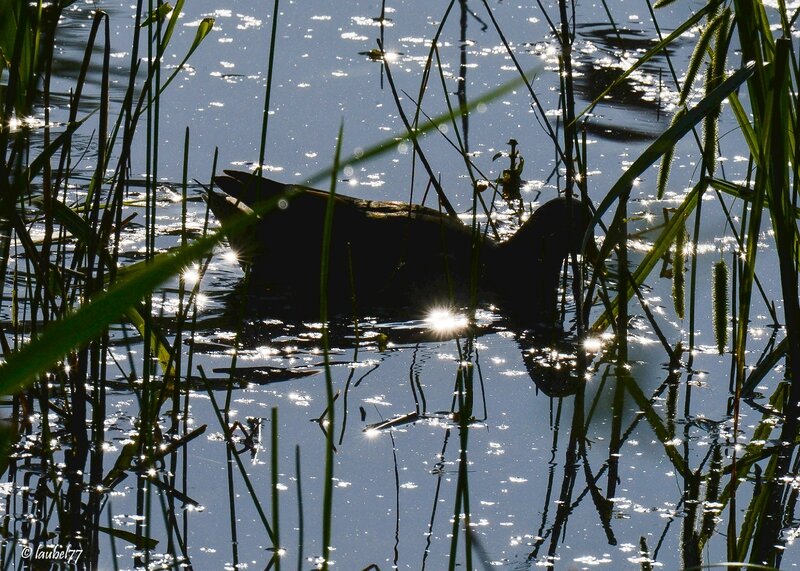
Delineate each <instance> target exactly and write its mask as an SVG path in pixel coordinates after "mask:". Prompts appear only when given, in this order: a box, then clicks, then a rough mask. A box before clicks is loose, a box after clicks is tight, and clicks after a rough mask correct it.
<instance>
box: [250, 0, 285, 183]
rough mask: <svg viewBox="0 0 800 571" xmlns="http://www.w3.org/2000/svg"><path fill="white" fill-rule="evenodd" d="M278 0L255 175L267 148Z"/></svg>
mask: <svg viewBox="0 0 800 571" xmlns="http://www.w3.org/2000/svg"><path fill="white" fill-rule="evenodd" d="M279 4H280V0H274V2H273V4H272V32H271V33H270V38H269V59H268V60H267V85H266V87H265V88H264V114H263V119H262V123H261V146H260V148H259V151H258V168H257V169H256V174H257V175H261V172H262V169H263V168H264V158H265V156H266V148H267V127H268V126H269V110H270V102H271V101H272V70H273V69H274V61H275V42H276V39H277V37H278V14H279V11H278V6H279Z"/></svg>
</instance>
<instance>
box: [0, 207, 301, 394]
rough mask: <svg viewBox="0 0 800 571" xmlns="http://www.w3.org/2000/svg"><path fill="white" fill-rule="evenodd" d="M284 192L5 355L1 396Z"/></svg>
mask: <svg viewBox="0 0 800 571" xmlns="http://www.w3.org/2000/svg"><path fill="white" fill-rule="evenodd" d="M294 194H296V192H292V191H288V192H286V193H283V194H281V195H280V196H278V197H275V198H273V199H270V200H267V201H264V202H262V203H260V204H258V205H256V206H255V207H254V211H253V212H252V213H251V214H248V215H243V216H239V217H236V218H235V219H233V220H231V221H229V222H227V223H226V224H225V226H224V227H223V228H222V229H220V230H218V231H217V232H215V233H213V234H210V235H208V236H206V237H205V238H200V239H199V240H197V241H196V242H194V243H192V244H190V245H189V246H187V247H185V248H181V249H179V250H178V251H177V252H174V253H168V254H159V255H158V256H156V258H155V259H154V260H153V262H152V263H151V264H150V265H148V266H146V267H143V268H142V269H141V270H140V271H136V272H134V273H132V274H131V275H130V276H128V277H126V278H125V279H124V280H121V281H120V282H119V283H118V284H117V285H115V286H114V287H112V288H111V289H109V290H108V291H106V292H102V293H100V294H99V295H98V296H97V297H96V298H95V299H93V300H91V301H89V302H88V303H86V304H85V305H84V306H82V307H81V308H80V309H78V310H77V311H76V312H75V313H73V314H72V315H70V316H69V317H66V318H65V319H62V320H61V321H57V322H54V323H52V324H51V325H50V326H49V327H48V328H47V329H46V330H45V331H44V333H43V334H42V336H41V337H39V338H38V339H36V340H34V341H31V342H30V343H29V344H27V345H25V346H24V347H23V348H22V349H20V350H19V351H17V352H15V353H13V354H11V355H8V356H7V360H6V363H5V364H3V365H2V366H0V394H10V393H12V392H14V391H16V390H18V389H20V388H22V387H23V386H25V385H26V384H27V383H30V382H32V381H33V379H35V378H36V376H37V375H39V374H40V373H43V372H44V371H46V370H47V369H49V368H50V367H51V366H52V364H53V363H57V362H58V361H59V360H60V359H63V357H64V355H65V354H66V353H68V352H69V351H70V350H72V349H73V348H75V347H77V346H80V345H82V344H83V343H85V342H87V341H88V340H90V339H92V338H94V337H96V336H97V335H100V334H101V333H102V332H103V330H104V329H105V328H106V327H107V326H108V325H110V324H111V323H113V322H115V321H116V320H118V319H119V318H120V316H121V315H123V314H125V313H126V312H127V311H128V310H129V309H130V308H132V307H134V306H135V305H136V304H137V303H139V301H140V300H141V299H142V297H143V296H144V295H146V294H147V293H148V292H151V291H152V290H153V289H155V288H156V287H157V286H159V285H160V284H161V283H163V282H164V281H166V280H167V279H169V278H170V277H172V276H174V275H176V274H177V273H178V272H180V270H181V269H182V268H183V267H184V266H186V265H188V264H189V263H190V262H192V261H193V260H195V259H197V258H199V257H200V256H202V255H204V254H206V253H207V252H209V251H210V250H211V249H212V248H213V247H214V246H216V245H217V244H219V243H220V242H222V240H223V239H224V238H225V236H226V233H231V232H240V231H242V230H243V229H244V228H246V227H247V226H248V225H249V224H252V223H254V222H255V221H256V220H257V219H258V216H259V215H261V214H264V213H265V212H268V211H269V210H271V209H272V208H274V207H276V206H277V203H278V201H279V200H286V199H288V198H291V196H293V195H294Z"/></svg>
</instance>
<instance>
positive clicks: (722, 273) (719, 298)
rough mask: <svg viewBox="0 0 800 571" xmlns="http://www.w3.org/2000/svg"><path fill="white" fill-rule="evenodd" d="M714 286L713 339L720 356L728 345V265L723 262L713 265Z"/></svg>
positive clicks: (712, 299)
mask: <svg viewBox="0 0 800 571" xmlns="http://www.w3.org/2000/svg"><path fill="white" fill-rule="evenodd" d="M711 280H712V282H713V286H714V290H713V292H712V296H711V301H712V304H713V306H714V307H713V314H712V318H713V322H714V338H715V339H716V341H717V350H718V351H719V354H720V355H722V354H723V353H724V352H725V346H726V345H727V344H728V265H727V264H726V263H725V260H720V261H718V262H717V263H716V264H714V270H713V274H712V278H711Z"/></svg>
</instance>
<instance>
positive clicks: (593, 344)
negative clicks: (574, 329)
mask: <svg viewBox="0 0 800 571" xmlns="http://www.w3.org/2000/svg"><path fill="white" fill-rule="evenodd" d="M602 348H603V342H602V340H601V339H600V338H599V337H588V338H587V339H586V340H585V341H584V342H583V349H584V350H585V351H586V352H587V353H599V352H600V350H601V349H602Z"/></svg>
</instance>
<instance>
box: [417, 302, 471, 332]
mask: <svg viewBox="0 0 800 571" xmlns="http://www.w3.org/2000/svg"><path fill="white" fill-rule="evenodd" d="M425 323H427V324H428V327H429V328H430V329H432V330H433V331H435V332H437V333H441V334H443V335H446V334H451V333H456V332H458V331H460V330H462V329H464V328H465V327H466V326H467V324H468V321H467V318H466V316H464V315H461V314H458V313H453V312H452V311H451V310H450V309H447V308H436V309H432V310H431V311H430V313H428V316H427V317H426V318H425Z"/></svg>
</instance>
